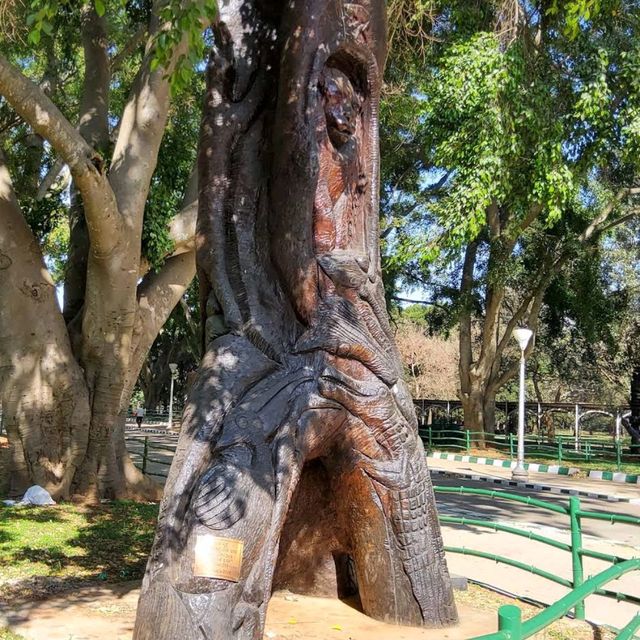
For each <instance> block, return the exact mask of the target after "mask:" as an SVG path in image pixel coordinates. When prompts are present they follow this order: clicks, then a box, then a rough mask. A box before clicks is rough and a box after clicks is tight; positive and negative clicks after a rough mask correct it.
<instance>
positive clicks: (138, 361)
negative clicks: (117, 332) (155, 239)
mask: <svg viewBox="0 0 640 640" xmlns="http://www.w3.org/2000/svg"><path fill="white" fill-rule="evenodd" d="M195 255H196V254H195V251H192V252H190V253H183V254H180V255H179V256H175V257H173V258H169V260H167V262H165V264H164V266H163V267H162V269H160V271H158V272H156V273H148V274H147V275H146V276H145V278H144V279H143V281H142V282H141V283H140V285H139V286H138V314H137V318H136V325H135V329H134V333H133V345H134V347H133V351H132V355H131V359H130V362H129V369H128V372H127V383H126V384H125V389H127V388H132V387H133V385H134V384H135V381H136V379H137V378H138V375H139V373H140V369H141V368H142V365H143V364H144V361H145V360H146V358H147V354H148V353H149V349H151V346H152V345H153V342H154V340H155V339H156V336H157V335H158V332H159V331H160V329H162V327H163V326H164V324H165V322H166V321H167V319H168V318H169V316H170V315H171V312H172V311H173V309H174V307H175V306H176V305H177V304H178V302H179V301H180V298H182V296H183V295H184V292H185V291H186V290H187V287H188V286H189V285H190V284H191V281H192V280H193V277H194V276H195V273H196V258H195ZM127 400H128V398H124V397H123V402H126V401H127Z"/></svg>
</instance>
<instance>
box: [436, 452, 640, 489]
mask: <svg viewBox="0 0 640 640" xmlns="http://www.w3.org/2000/svg"><path fill="white" fill-rule="evenodd" d="M428 457H429V458H434V459H435V460H454V461H456V462H472V463H474V464H486V465H488V466H491V467H499V468H502V469H513V467H515V466H516V463H515V460H504V459H500V458H483V457H480V456H467V455H460V454H457V453H445V452H443V451H432V452H431V453H429V454H428ZM524 466H525V469H527V470H528V471H533V472H535V473H550V474H552V475H559V476H572V475H574V474H576V473H578V472H579V471H580V469H578V468H577V467H563V466H561V465H556V464H542V463H537V462H525V464H524ZM587 477H588V478H590V479H593V480H608V481H612V482H624V483H625V484H638V485H640V475H637V474H633V473H622V472H618V471H595V470H593V471H589V475H588V476H587Z"/></svg>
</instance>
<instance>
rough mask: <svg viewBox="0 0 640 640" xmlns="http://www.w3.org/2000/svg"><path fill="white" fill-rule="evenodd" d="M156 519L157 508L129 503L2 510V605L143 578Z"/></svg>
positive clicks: (0, 579)
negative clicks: (89, 585) (84, 586)
mask: <svg viewBox="0 0 640 640" xmlns="http://www.w3.org/2000/svg"><path fill="white" fill-rule="evenodd" d="M157 516H158V506H157V505H155V504H140V503H136V502H130V501H117V502H113V503H110V504H104V505H100V506H98V507H81V506H77V505H71V504H59V505H57V506H55V507H54V506H52V507H20V508H16V507H7V508H0V599H2V600H8V599H9V598H12V597H30V596H39V595H44V594H46V593H50V592H52V591H58V590H63V589H64V588H68V587H72V586H74V585H75V584H77V583H79V582H91V581H107V582H119V581H125V580H132V579H136V578H140V577H141V576H142V575H143V573H144V568H145V565H146V560H147V556H148V554H149V551H150V549H151V543H152V542H153V534H154V530H155V524H156V519H157ZM0 640H4V639H3V638H2V636H0Z"/></svg>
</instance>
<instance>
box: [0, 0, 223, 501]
mask: <svg viewBox="0 0 640 640" xmlns="http://www.w3.org/2000/svg"><path fill="white" fill-rule="evenodd" d="M174 5H175V3H172V2H162V1H160V2H155V3H153V4H151V3H137V2H131V3H128V2H127V3H110V4H109V11H108V12H105V5H104V3H103V2H101V1H99V0H96V1H95V3H94V2H81V3H67V2H55V1H51V2H44V3H37V4H34V5H30V4H28V3H15V5H9V7H10V8H11V9H12V11H13V13H12V14H11V20H9V23H10V24H11V25H13V27H14V28H13V29H12V30H4V31H3V33H2V55H0V96H2V98H1V101H0V122H1V124H0V136H1V144H2V151H3V156H2V158H3V159H2V161H1V162H0V269H2V277H1V278H0V293H1V295H2V300H3V305H2V309H1V310H0V389H1V391H2V406H3V412H4V421H5V425H6V429H7V433H8V436H9V440H10V443H11V451H12V464H13V468H14V475H13V478H14V490H16V491H18V490H20V489H21V488H24V486H25V485H29V484H33V483H37V484H40V485H42V486H44V487H46V488H47V489H48V490H49V491H50V492H51V493H52V494H53V495H54V496H56V497H67V496H69V495H71V494H81V495H84V496H88V497H98V496H112V497H113V496H119V497H122V496H133V495H140V494H141V493H146V494H153V495H155V494H156V492H157V490H156V489H155V486H153V485H152V483H150V481H147V480H145V479H143V478H142V476H141V475H140V474H139V472H138V471H137V470H136V469H135V467H134V466H133V464H132V463H131V461H130V460H129V457H128V455H127V452H126V450H125V444H124V433H123V423H124V420H123V417H124V413H123V412H124V411H125V410H126V408H127V406H128V404H129V397H130V394H131V391H132V389H133V385H134V384H135V382H136V379H137V377H138V372H139V371H140V369H141V367H142V364H143V362H144V360H145V358H146V355H147V352H148V350H149V348H150V347H151V344H152V343H153V341H154V339H155V337H156V335H157V334H158V331H159V330H160V328H161V327H162V325H163V324H164V323H165V321H166V319H167V317H168V316H169V314H170V312H171V310H172V309H173V307H174V306H175V304H176V303H177V302H178V301H179V299H180V297H181V296H182V294H183V293H184V291H185V289H186V287H187V286H188V284H189V283H190V281H191V279H192V278H193V275H194V271H195V264H194V262H195V261H194V252H193V249H194V246H193V229H194V222H195V211H196V206H197V202H196V200H197V194H196V189H195V180H191V181H190V180H189V175H190V173H191V169H192V164H193V159H194V156H195V140H196V135H197V129H198V123H199V114H200V95H201V84H200V83H201V79H200V78H199V77H198V76H197V74H194V73H193V69H194V68H196V67H197V63H198V62H199V61H200V60H201V57H200V53H201V52H202V50H203V47H204V42H203V40H202V36H201V33H202V27H201V22H200V20H201V19H202V18H206V17H209V18H211V17H212V16H213V15H214V11H215V7H214V6H213V3H211V2H207V3H204V4H202V3H187V4H186V5H184V6H183V5H180V6H177V5H175V6H174ZM31 6H33V8H30V7H31ZM168 17H171V18H172V21H167V18H168ZM23 24H24V25H28V26H27V27H26V28H22V27H21V25H23ZM194 25H195V26H194ZM198 39H199V40H198ZM198 42H199V43H200V44H199V47H198V46H197V43H198ZM170 78H171V79H173V80H170ZM172 82H173V91H174V95H175V97H176V101H175V102H174V104H176V105H177V107H176V108H172V106H171V105H172V101H171V89H172V87H171V83H172ZM174 216H175V217H174ZM170 219H171V222H170V224H168V222H169V220H170ZM65 227H66V228H67V229H68V231H66V232H65ZM67 238H68V239H67ZM56 242H57V244H56ZM52 249H55V250H52ZM47 254H49V256H48V255H47ZM48 267H51V271H50V269H49V268H48ZM52 272H53V275H52ZM54 276H55V277H58V278H59V280H60V282H62V283H63V284H64V305H63V309H62V311H60V309H59V307H58V304H57V301H56V289H55V285H56V280H55V279H54Z"/></svg>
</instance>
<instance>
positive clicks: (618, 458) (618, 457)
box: [616, 440, 622, 471]
mask: <svg viewBox="0 0 640 640" xmlns="http://www.w3.org/2000/svg"><path fill="white" fill-rule="evenodd" d="M621 466H622V446H621V445H620V440H618V441H617V442H616V468H617V469H618V471H620V468H621Z"/></svg>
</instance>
